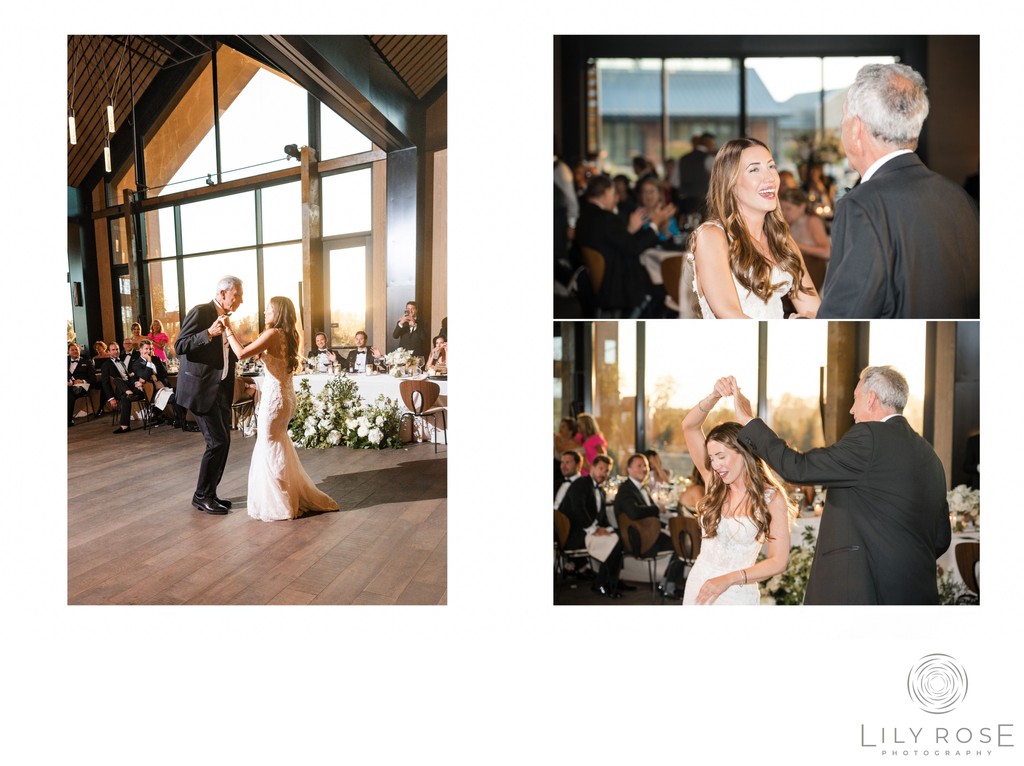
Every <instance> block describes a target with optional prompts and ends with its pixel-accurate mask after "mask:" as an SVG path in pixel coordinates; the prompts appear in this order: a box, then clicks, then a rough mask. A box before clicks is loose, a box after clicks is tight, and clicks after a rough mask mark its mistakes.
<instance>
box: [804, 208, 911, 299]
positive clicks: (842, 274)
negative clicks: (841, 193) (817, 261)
mask: <svg viewBox="0 0 1024 766" xmlns="http://www.w3.org/2000/svg"><path fill="white" fill-rule="evenodd" d="M852 193H853V192H851V194H852ZM887 250H888V248H887V246H886V243H885V242H884V241H883V238H882V234H881V232H880V231H879V229H878V226H877V225H876V222H875V221H874V220H872V218H871V216H870V215H869V214H868V211H867V209H866V208H865V207H864V206H863V205H861V204H860V203H859V202H858V201H857V200H856V199H851V198H850V197H847V198H846V199H844V200H842V201H841V202H840V203H839V205H838V207H837V210H836V219H835V223H834V224H833V226H832V257H831V258H830V260H829V262H828V269H827V272H826V274H825V284H824V285H823V286H822V290H821V308H819V309H818V318H819V319H830V318H837V319H871V318H876V317H885V316H893V314H894V312H895V310H896V309H895V306H894V305H893V303H892V296H891V295H889V294H888V290H887V287H886V286H887V285H888V284H889V279H888V276H889V275H888V274H887V271H888V269H889V268H890V266H889V262H888V258H887V256H886V252H887Z"/></svg>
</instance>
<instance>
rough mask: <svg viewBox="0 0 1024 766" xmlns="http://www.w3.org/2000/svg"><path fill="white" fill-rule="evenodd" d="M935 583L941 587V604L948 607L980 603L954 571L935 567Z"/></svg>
mask: <svg viewBox="0 0 1024 766" xmlns="http://www.w3.org/2000/svg"><path fill="white" fill-rule="evenodd" d="M935 581H936V582H937V583H938V586H939V603H940V604H943V605H946V606H968V605H972V604H977V603H978V597H977V596H976V595H974V594H973V593H971V592H970V591H969V590H967V586H966V585H964V584H963V582H962V581H961V580H960V579H959V578H958V577H956V575H955V574H954V573H953V570H952V569H950V570H948V571H946V570H944V569H943V568H942V567H940V566H936V567H935Z"/></svg>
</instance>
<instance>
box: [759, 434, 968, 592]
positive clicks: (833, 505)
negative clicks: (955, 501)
mask: <svg viewBox="0 0 1024 766" xmlns="http://www.w3.org/2000/svg"><path fill="white" fill-rule="evenodd" d="M739 438H740V441H741V442H743V444H745V445H746V446H747V447H749V448H750V449H751V450H752V451H753V452H755V453H756V454H758V455H760V456H761V457H763V458H764V459H765V461H766V462H767V463H768V465H770V466H771V467H772V468H773V469H775V471H777V472H778V473H779V475H780V476H782V478H783V479H785V480H786V481H789V482H793V483H794V484H805V485H806V484H822V485H824V486H825V487H826V489H827V490H828V493H827V495H826V497H825V512H824V514H823V515H822V517H821V525H820V527H819V531H818V542H817V548H816V550H815V552H814V562H813V563H812V565H811V574H810V579H809V581H808V583H807V592H806V595H805V596H804V603H805V604H937V603H938V590H937V586H936V582H935V560H936V559H937V558H938V557H939V556H941V555H942V554H943V553H944V552H945V550H946V549H947V548H948V547H949V542H950V529H949V508H948V505H947V503H946V475H945V472H944V471H943V468H942V463H940V462H939V458H938V456H937V455H936V454H935V450H933V449H932V446H931V445H930V444H928V442H926V441H925V440H924V439H922V438H921V437H920V436H918V435H917V434H916V433H915V432H914V430H913V429H912V428H911V427H910V424H909V423H908V422H907V421H906V418H904V417H903V416H901V415H897V416H895V417H893V418H890V419H889V420H887V421H885V422H884V423H882V422H871V423H858V424H857V425H855V426H854V427H853V428H851V429H850V430H849V431H847V432H846V434H845V435H844V436H843V438H842V439H840V440H839V441H838V442H836V443H835V444H834V445H832V446H831V447H823V448H821V449H814V450H811V451H810V452H807V453H804V454H801V453H799V452H796V451H795V450H792V449H790V448H789V447H788V446H787V445H786V443H785V442H784V441H782V439H780V438H779V437H777V436H776V435H775V433H774V432H773V431H772V430H771V429H770V428H769V427H768V426H767V425H765V424H764V422H763V421H762V420H760V419H759V418H755V419H753V420H751V421H750V422H749V423H747V425H746V426H745V427H744V428H743V430H742V431H740V436H739Z"/></svg>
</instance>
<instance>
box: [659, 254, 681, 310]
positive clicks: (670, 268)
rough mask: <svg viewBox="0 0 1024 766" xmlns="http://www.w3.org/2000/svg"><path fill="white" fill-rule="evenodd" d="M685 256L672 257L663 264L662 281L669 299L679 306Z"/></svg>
mask: <svg viewBox="0 0 1024 766" xmlns="http://www.w3.org/2000/svg"><path fill="white" fill-rule="evenodd" d="M685 257H686V256H683V255H670V256H669V257H668V258H665V259H664V260H663V261H662V262H661V281H662V282H663V283H664V285H665V292H666V293H667V294H668V297H669V298H671V299H672V300H673V301H675V303H676V305H677V306H679V305H681V304H680V301H679V280H680V278H681V277H682V276H683V258H685Z"/></svg>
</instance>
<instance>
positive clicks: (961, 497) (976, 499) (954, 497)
mask: <svg viewBox="0 0 1024 766" xmlns="http://www.w3.org/2000/svg"><path fill="white" fill-rule="evenodd" d="M946 502H947V503H949V512H950V514H951V516H950V518H951V520H952V523H953V524H954V526H955V528H956V531H957V532H962V531H963V530H964V527H965V526H966V525H967V524H971V525H972V526H978V522H979V517H980V516H981V492H980V490H977V489H971V488H970V487H968V486H967V485H966V484H958V485H957V486H955V487H953V489H951V490H949V492H947V493H946Z"/></svg>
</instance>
